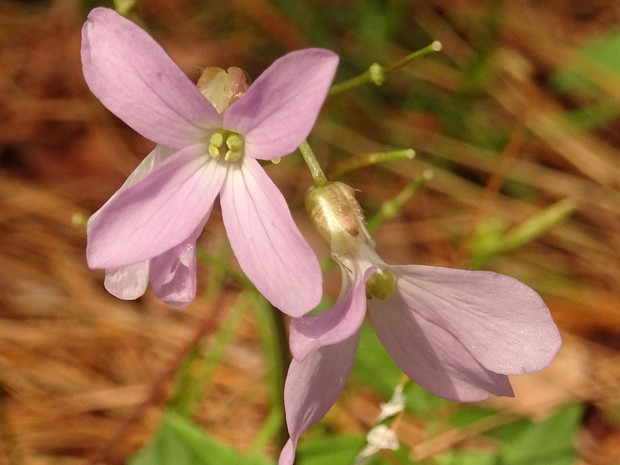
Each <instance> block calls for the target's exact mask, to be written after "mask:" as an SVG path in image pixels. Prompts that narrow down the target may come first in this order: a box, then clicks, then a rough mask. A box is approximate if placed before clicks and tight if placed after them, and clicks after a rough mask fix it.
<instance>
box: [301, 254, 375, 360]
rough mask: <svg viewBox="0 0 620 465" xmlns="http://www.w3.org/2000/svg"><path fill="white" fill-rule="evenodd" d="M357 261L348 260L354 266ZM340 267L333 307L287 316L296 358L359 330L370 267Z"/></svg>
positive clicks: (364, 314) (364, 309)
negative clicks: (290, 317) (337, 294)
mask: <svg viewBox="0 0 620 465" xmlns="http://www.w3.org/2000/svg"><path fill="white" fill-rule="evenodd" d="M356 263H357V262H352V263H351V265H352V266H353V265H355V264H356ZM341 269H342V290H341V292H340V296H339V297H338V299H337V300H336V303H335V304H334V306H333V307H331V308H330V309H328V310H325V311H323V312H320V313H316V314H313V315H306V316H303V317H301V318H293V319H291V322H290V325H289V332H290V334H289V340H290V346H291V352H292V353H293V357H294V358H295V360H297V361H300V362H301V361H303V360H304V359H305V358H306V357H307V356H308V355H309V354H311V353H312V352H314V351H315V350H317V349H318V348H319V347H321V346H324V345H331V344H335V343H338V342H340V341H342V340H344V339H347V338H348V337H350V336H351V335H352V334H353V333H355V332H357V331H359V328H360V327H361V325H362V323H363V321H364V317H365V316H366V281H367V280H368V278H370V276H372V274H373V273H374V271H375V269H374V267H371V268H366V269H363V268H362V269H358V268H353V269H348V268H346V267H344V266H341Z"/></svg>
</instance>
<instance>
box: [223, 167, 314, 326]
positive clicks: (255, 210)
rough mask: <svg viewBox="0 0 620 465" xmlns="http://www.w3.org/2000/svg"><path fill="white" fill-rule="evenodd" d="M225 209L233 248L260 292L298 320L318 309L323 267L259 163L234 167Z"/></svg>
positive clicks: (227, 185) (226, 189) (228, 180)
mask: <svg viewBox="0 0 620 465" xmlns="http://www.w3.org/2000/svg"><path fill="white" fill-rule="evenodd" d="M221 203H222V218H223V220H224V226H225V227H226V232H227V234H228V239H229V241H230V245H231V247H232V249H233V252H234V253H235V256H236V257H237V261H238V262H239V266H240V267H241V269H242V270H243V272H244V273H245V274H246V275H247V276H248V278H250V280H251V281H252V282H253V283H254V285H255V286H256V288H257V289H258V291H259V292H260V293H261V294H263V296H265V298H266V299H267V300H269V301H270V302H271V303H272V304H273V305H274V306H275V307H277V308H279V309H280V310H281V311H283V312H284V313H287V314H289V315H291V316H294V317H298V316H301V315H304V314H305V313H307V312H309V311H310V310H312V309H313V308H314V307H315V306H316V305H318V303H319V301H320V299H321V293H322V289H321V288H322V286H321V284H322V276H321V269H320V267H319V262H318V260H317V258H316V255H315V254H314V252H313V251H312V249H311V248H310V246H309V245H308V243H307V242H306V240H305V239H304V238H303V236H302V235H301V233H300V232H299V229H297V226H296V225H295V223H294V222H293V218H292V217H291V213H290V211H289V208H288V205H287V204H286V201H285V200H284V197H283V196H282V194H281V193H280V191H279V190H278V189H277V187H276V186H275V185H274V184H273V182H272V181H271V179H269V177H268V176H267V173H265V171H264V170H263V168H262V167H261V166H260V165H259V164H258V162H257V161H256V160H254V159H253V158H250V157H243V159H242V160H241V161H240V163H237V164H230V165H229V168H228V173H227V175H226V181H225V183H224V186H223V188H222V192H221Z"/></svg>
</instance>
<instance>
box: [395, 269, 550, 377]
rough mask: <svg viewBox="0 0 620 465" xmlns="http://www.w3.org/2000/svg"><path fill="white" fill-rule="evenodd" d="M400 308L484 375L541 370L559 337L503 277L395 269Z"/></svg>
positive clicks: (529, 295) (535, 305) (542, 309)
mask: <svg viewBox="0 0 620 465" xmlns="http://www.w3.org/2000/svg"><path fill="white" fill-rule="evenodd" d="M391 269H392V270H393V271H394V273H395V274H396V275H398V276H399V278H398V288H399V291H400V293H401V294H402V296H403V299H404V301H405V304H406V305H407V306H408V307H409V308H410V309H411V310H412V311H414V312H415V313H416V314H417V315H419V317H420V318H422V319H424V320H425V321H427V322H429V324H433V325H435V326H438V327H442V328H444V329H445V330H446V331H448V332H449V333H450V334H452V335H453V336H454V337H455V338H456V339H458V340H459V341H460V342H461V344H462V345H463V347H464V348H465V349H466V350H467V351H468V352H469V353H470V354H471V355H472V356H473V357H474V358H475V359H476V360H478V362H479V363H480V364H481V365H482V366H484V367H485V368H486V369H487V370H491V371H493V372H495V373H502V374H505V375H520V374H525V373H532V372H536V371H539V370H541V369H543V368H545V367H546V366H547V365H549V363H551V361H552V360H553V357H554V356H555V354H556V353H557V351H558V350H559V348H560V345H561V338H560V334H559V332H558V329H557V326H556V325H555V323H554V322H553V319H552V318H551V314H550V313H549V309H548V308H547V306H546V305H545V303H544V302H543V300H542V299H541V298H540V296H539V295H538V294H537V293H536V292H535V291H534V290H532V289H531V288H530V287H528V286H526V285H525V284H523V283H521V282H520V281H518V280H516V279H514V278H511V277H509V276H505V275H501V274H498V273H493V272H489V271H467V270H457V269H451V268H439V267H429V266H415V265H413V266H395V267H392V268H391Z"/></svg>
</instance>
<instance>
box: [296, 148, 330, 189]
mask: <svg viewBox="0 0 620 465" xmlns="http://www.w3.org/2000/svg"><path fill="white" fill-rule="evenodd" d="M299 151H300V152H301V156H302V157H304V161H305V162H306V165H308V168H310V173H311V174H312V179H314V184H315V185H316V186H324V185H325V184H327V183H328V181H327V176H325V173H324V172H323V169H322V168H321V165H319V161H318V160H317V159H316V156H315V155H314V152H313V151H312V149H311V148H310V145H308V142H306V141H303V142H302V143H301V145H300V146H299Z"/></svg>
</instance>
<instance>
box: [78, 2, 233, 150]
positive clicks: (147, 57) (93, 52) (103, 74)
mask: <svg viewBox="0 0 620 465" xmlns="http://www.w3.org/2000/svg"><path fill="white" fill-rule="evenodd" d="M81 56H82V70H83V73H84V78H85V79H86V83H87V84H88V87H89V88H90V90H91V91H92V93H93V94H94V95H95V96H96V97H97V98H98V99H99V100H100V101H101V103H103V104H104V105H105V106H106V107H107V108H108V109H109V110H110V111H111V112H112V113H114V114H115V115H116V116H118V117H119V118H120V119H122V120H123V121H124V122H125V123H126V124H128V125H129V126H130V127H132V128H133V129H134V130H136V131H137V132H139V133H140V134H142V135H143V136H144V137H147V138H148V139H151V140H152V141H155V142H157V143H161V144H164V145H168V146H170V147H175V148H181V147H184V146H186V145H190V144H193V143H196V142H197V141H198V138H199V137H200V134H201V133H202V132H203V131H204V129H205V128H207V129H208V128H214V127H216V126H220V125H221V121H222V120H221V117H220V115H219V114H218V113H217V111H216V110H215V109H214V108H213V106H212V105H211V104H210V103H209V102H208V101H207V100H206V99H205V98H204V97H203V96H202V95H201V93H200V91H199V90H198V89H197V88H196V86H195V85H194V84H193V83H192V82H191V81H190V80H189V79H188V78H187V76H186V75H185V74H184V73H183V71H181V69H179V67H178V66H177V65H176V64H175V63H174V62H173V61H172V59H171V58H170V57H169V56H168V55H167V54H166V52H165V51H164V50H163V49H162V48H161V46H160V45H159V44H157V42H155V40H153V38H152V37H151V36H149V35H148V34H147V33H146V32H145V31H144V30H143V29H141V28H140V27H138V26H137V25H136V24H134V23H132V22H131V21H129V20H128V19H126V18H124V17H123V16H121V15H119V14H118V13H116V12H115V11H114V10H110V9H108V8H95V9H93V10H92V11H91V12H90V14H89V15H88V19H87V20H86V22H85V23H84V26H83V28H82V48H81Z"/></svg>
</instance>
